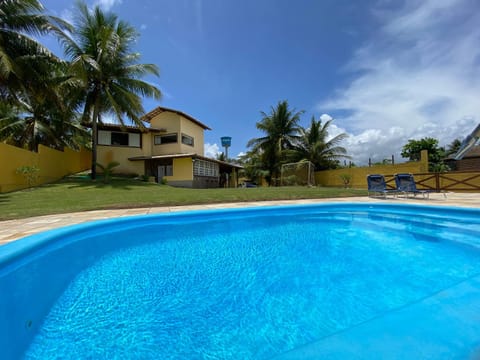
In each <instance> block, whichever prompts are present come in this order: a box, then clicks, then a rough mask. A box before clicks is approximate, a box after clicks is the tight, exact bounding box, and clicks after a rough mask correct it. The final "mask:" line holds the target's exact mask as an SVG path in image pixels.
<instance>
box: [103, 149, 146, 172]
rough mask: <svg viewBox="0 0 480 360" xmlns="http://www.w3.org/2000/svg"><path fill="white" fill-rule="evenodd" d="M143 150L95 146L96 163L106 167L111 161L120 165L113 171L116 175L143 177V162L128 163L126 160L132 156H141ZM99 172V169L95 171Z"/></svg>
mask: <svg viewBox="0 0 480 360" xmlns="http://www.w3.org/2000/svg"><path fill="white" fill-rule="evenodd" d="M143 155H144V153H143V149H141V148H135V147H128V146H102V145H98V146H97V163H100V164H102V165H103V166H107V165H108V164H109V163H111V162H112V161H117V162H118V163H120V165H119V166H117V167H115V168H114V169H113V173H114V174H115V173H117V174H135V175H143V174H144V173H145V168H144V167H145V166H144V162H143V161H130V160H128V158H130V157H134V156H143ZM97 170H98V171H99V172H101V169H97Z"/></svg>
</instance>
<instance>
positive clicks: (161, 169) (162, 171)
mask: <svg viewBox="0 0 480 360" xmlns="http://www.w3.org/2000/svg"><path fill="white" fill-rule="evenodd" d="M172 175H173V166H172V165H158V182H161V181H162V179H163V177H164V176H172Z"/></svg>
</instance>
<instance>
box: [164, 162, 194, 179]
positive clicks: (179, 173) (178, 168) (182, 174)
mask: <svg viewBox="0 0 480 360" xmlns="http://www.w3.org/2000/svg"><path fill="white" fill-rule="evenodd" d="M164 178H165V179H166V180H167V182H172V181H192V180H193V161H192V158H190V157H187V158H179V159H173V175H172V176H164Z"/></svg>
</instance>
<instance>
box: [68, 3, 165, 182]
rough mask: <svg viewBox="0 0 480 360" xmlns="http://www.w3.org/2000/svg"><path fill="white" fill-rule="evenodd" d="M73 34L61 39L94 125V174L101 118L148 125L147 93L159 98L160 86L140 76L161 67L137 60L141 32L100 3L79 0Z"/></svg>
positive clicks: (86, 114)
mask: <svg viewBox="0 0 480 360" xmlns="http://www.w3.org/2000/svg"><path fill="white" fill-rule="evenodd" d="M77 6H78V13H77V17H76V21H75V23H74V30H73V32H72V38H70V37H64V38H63V41H62V44H63V47H64V50H65V54H66V56H67V57H68V58H69V59H70V61H71V69H70V71H71V75H72V76H73V77H72V80H76V81H78V82H79V83H80V87H81V89H82V90H83V91H82V94H81V95H82V99H83V103H84V108H83V109H84V110H83V121H85V122H88V123H90V124H91V127H92V179H95V178H96V163H97V124H98V123H99V122H101V115H102V113H105V112H111V113H113V114H114V115H115V116H116V118H117V119H118V121H119V122H120V123H121V124H123V125H124V119H123V116H126V117H127V118H128V119H129V120H130V121H132V122H133V123H134V124H136V125H138V126H140V127H143V123H142V122H141V120H140V117H141V115H142V114H143V113H144V109H143V106H142V98H141V97H140V95H142V96H150V97H153V98H156V99H159V98H160V96H161V93H160V90H158V89H157V88H156V87H155V86H153V85H151V84H149V83H147V82H145V81H142V80H140V78H141V77H143V76H145V75H148V74H153V75H156V76H158V75H159V70H158V67H157V66H156V65H153V64H138V63H137V62H138V60H139V58H140V54H138V53H135V52H133V51H132V47H133V45H134V44H135V42H136V39H137V32H136V31H135V29H134V28H133V27H132V26H130V25H129V24H127V23H126V22H123V21H120V20H118V18H117V16H116V15H114V14H112V13H104V12H103V11H102V10H101V9H100V7H99V6H96V7H95V8H94V9H93V10H92V11H89V9H88V8H87V6H86V5H85V3H82V2H79V3H78V4H77Z"/></svg>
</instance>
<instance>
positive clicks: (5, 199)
mask: <svg viewBox="0 0 480 360" xmlns="http://www.w3.org/2000/svg"><path fill="white" fill-rule="evenodd" d="M9 201H10V195H8V194H0V204H2V203H7V202H9Z"/></svg>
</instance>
